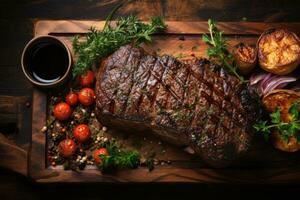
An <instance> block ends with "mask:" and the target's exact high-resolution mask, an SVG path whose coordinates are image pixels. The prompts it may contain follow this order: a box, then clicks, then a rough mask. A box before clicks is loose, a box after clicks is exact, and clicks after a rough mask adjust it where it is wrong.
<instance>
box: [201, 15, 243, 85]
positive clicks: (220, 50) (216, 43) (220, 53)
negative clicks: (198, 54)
mask: <svg viewBox="0 0 300 200" xmlns="http://www.w3.org/2000/svg"><path fill="white" fill-rule="evenodd" d="M207 23H208V31H209V35H208V34H203V35H202V40H203V41H204V42H205V43H207V44H209V45H210V46H211V47H210V48H208V49H207V52H206V53H207V55H208V56H209V58H215V59H216V60H217V61H219V62H220V64H221V65H222V66H223V67H224V68H225V70H226V71H228V72H229V73H232V74H233V75H235V76H236V77H237V78H238V79H239V80H240V81H241V83H244V82H246V81H245V79H244V77H243V76H241V75H239V74H238V72H237V66H236V65H235V63H234V62H233V61H234V60H233V56H232V55H231V54H230V53H229V52H228V50H227V39H226V38H225V37H224V36H223V31H219V30H218V29H217V27H216V22H215V21H214V20H212V19H208V22H207Z"/></svg>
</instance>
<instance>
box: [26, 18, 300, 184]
mask: <svg viewBox="0 0 300 200" xmlns="http://www.w3.org/2000/svg"><path fill="white" fill-rule="evenodd" d="M104 23H105V22H104V21H73V20H72V21H62V20H58V21H38V22H36V23H35V28H34V34H35V36H39V35H53V36H57V37H59V38H60V39H62V40H64V41H65V42H66V43H67V44H68V46H69V47H70V49H72V45H71V40H72V37H73V36H74V35H76V34H80V35H84V34H85V33H87V32H88V30H89V28H90V27H91V26H94V27H96V28H97V29H101V28H103V26H104ZM167 24H168V29H167V31H166V32H165V33H162V34H159V35H155V36H154V38H153V42H152V43H151V44H150V45H143V47H144V48H145V49H146V51H148V52H156V53H157V54H171V55H174V56H176V57H178V58H180V59H187V58H190V57H192V56H202V57H205V54H206V53H205V52H206V48H207V45H206V44H204V43H203V42H202V41H201V35H202V34H203V33H207V23H206V22H178V21H169V22H167ZM270 27H285V28H288V29H290V30H291V31H294V32H295V33H297V34H298V35H299V34H300V23H287V24H280V23H254V22H222V23H218V28H219V29H220V30H223V31H224V33H225V35H226V37H228V42H229V47H232V46H234V45H235V44H237V43H239V42H245V43H249V44H255V43H256V40H257V38H258V37H259V35H260V34H261V33H262V32H263V31H264V30H266V29H268V28H270ZM46 111H47V96H46V93H45V91H42V90H38V89H35V90H34V93H33V116H32V143H31V148H30V152H29V161H28V174H29V176H30V177H31V178H32V179H33V180H35V181H37V182H113V183H116V182H198V183H292V182H297V183H299V182H300V153H292V154H289V153H284V152H280V151H278V150H275V149H274V148H273V147H272V145H271V144H269V143H267V142H265V141H264V140H263V139H262V138H259V137H258V138H256V139H255V141H254V144H253V146H252V148H251V150H250V152H249V153H248V154H247V155H245V156H244V157H243V158H242V159H241V160H240V161H238V162H237V163H235V164H234V165H233V166H232V167H230V168H225V169H212V168H210V167H208V166H206V165H205V164H204V163H203V162H202V161H201V160H200V159H197V158H195V157H193V156H191V155H188V154H187V153H185V152H183V150H182V149H180V148H178V147H173V146H171V145H169V144H166V143H163V144H160V141H159V140H158V139H156V138H153V137H151V136H149V137H147V139H145V137H144V136H140V138H139V139H140V140H146V141H147V142H145V143H143V145H144V146H145V147H148V148H150V149H151V148H152V149H154V150H158V151H162V152H163V153H162V154H159V155H158V158H159V159H165V160H169V161H171V164H166V163H164V165H158V166H155V169H154V170H153V171H151V172H149V171H148V169H147V168H146V167H140V168H138V169H133V170H120V171H117V172H116V173H114V174H102V173H101V172H100V171H98V170H97V169H96V168H95V167H94V166H87V168H86V169H85V170H83V171H81V172H80V173H77V172H73V171H64V170H63V169H62V167H60V166H58V167H50V166H49V165H48V163H47V161H46V154H47V141H46V135H45V134H44V133H42V132H41V131H40V130H41V128H42V127H43V126H44V125H45V123H46V119H47V112H46ZM108 128H109V129H110V130H111V132H112V134H113V132H114V130H113V128H112V127H108ZM137 137H138V136H137Z"/></svg>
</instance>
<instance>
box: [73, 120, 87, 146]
mask: <svg viewBox="0 0 300 200" xmlns="http://www.w3.org/2000/svg"><path fill="white" fill-rule="evenodd" d="M73 135H74V137H75V139H76V140H77V141H78V142H80V143H82V142H86V141H88V140H89V139H90V137H91V131H90V128H89V127H88V125H86V124H79V125H77V126H75V128H74V129H73Z"/></svg>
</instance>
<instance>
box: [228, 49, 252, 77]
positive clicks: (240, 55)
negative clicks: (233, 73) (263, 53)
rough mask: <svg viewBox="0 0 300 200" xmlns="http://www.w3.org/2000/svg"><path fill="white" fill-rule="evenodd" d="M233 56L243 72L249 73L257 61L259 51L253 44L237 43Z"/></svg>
mask: <svg viewBox="0 0 300 200" xmlns="http://www.w3.org/2000/svg"><path fill="white" fill-rule="evenodd" d="M233 56H234V59H235V61H236V63H237V65H238V68H239V70H240V72H241V73H242V74H248V73H249V72H250V71H251V70H252V69H253V68H254V67H255V65H256V63H257V51H256V47H255V46H253V45H248V44H244V43H239V44H237V45H236V46H234V49H233Z"/></svg>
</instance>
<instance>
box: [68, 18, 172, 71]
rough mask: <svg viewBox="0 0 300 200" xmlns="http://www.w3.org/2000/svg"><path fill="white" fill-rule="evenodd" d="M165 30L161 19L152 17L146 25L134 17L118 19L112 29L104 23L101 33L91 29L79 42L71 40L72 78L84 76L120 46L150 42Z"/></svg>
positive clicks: (77, 39)
mask: <svg viewBox="0 0 300 200" xmlns="http://www.w3.org/2000/svg"><path fill="white" fill-rule="evenodd" d="M165 28H166V25H165V23H164V21H163V19H162V18H161V17H153V18H152V19H151V22H150V23H148V24H145V23H143V22H142V21H140V20H139V19H138V18H137V17H135V16H129V17H126V18H119V19H118V20H117V21H116V26H115V27H114V28H113V27H111V26H110V25H109V23H106V26H105V27H104V29H103V30H102V31H98V30H96V29H95V28H91V29H90V32H89V33H87V35H86V36H85V40H84V41H80V40H79V37H78V36H76V37H74V39H73V49H74V52H75V55H76V56H77V61H76V63H75V65H74V68H73V77H76V76H77V75H81V74H84V73H85V72H86V71H87V70H88V69H90V68H91V67H92V65H93V64H94V63H95V62H97V61H99V60H101V59H102V58H104V57H106V56H108V55H109V54H111V53H112V52H114V51H116V50H117V49H118V48H119V47H120V46H122V45H125V44H128V43H133V44H134V45H139V44H141V43H143V42H151V35H153V34H154V33H156V32H158V31H161V30H163V29H165Z"/></svg>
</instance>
